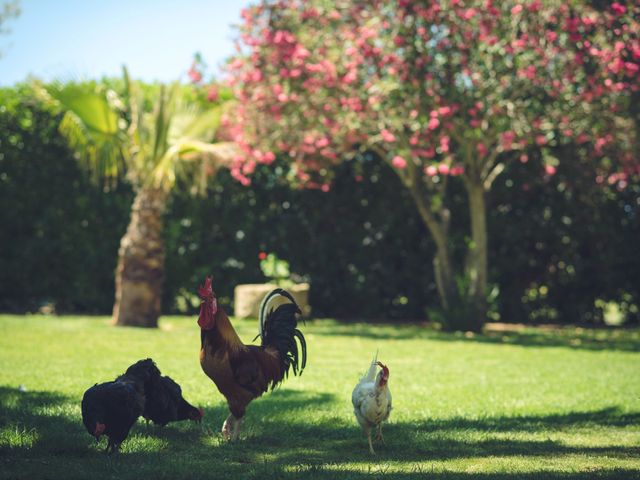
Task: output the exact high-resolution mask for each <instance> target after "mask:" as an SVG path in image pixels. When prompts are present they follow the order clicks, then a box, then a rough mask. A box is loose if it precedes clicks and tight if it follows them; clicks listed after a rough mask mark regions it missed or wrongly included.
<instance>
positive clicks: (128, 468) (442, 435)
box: [0, 315, 640, 479]
mask: <svg viewBox="0 0 640 480" xmlns="http://www.w3.org/2000/svg"><path fill="white" fill-rule="evenodd" d="M235 325H236V328H237V330H238V332H239V334H240V335H241V337H242V338H243V339H244V340H245V341H247V342H248V341H250V340H251V339H252V338H253V337H254V335H255V334H256V333H257V324H256V322H255V321H236V322H235ZM302 328H303V330H304V332H305V335H306V337H307V343H308V346H309V362H308V367H307V370H305V372H304V374H303V375H302V377H300V378H297V377H290V378H289V379H288V380H287V381H286V382H285V383H284V385H283V386H282V387H281V388H279V389H278V390H276V391H275V392H273V393H270V394H268V395H265V396H264V397H262V398H260V399H258V400H256V401H255V402H254V403H253V404H252V405H251V406H250V407H249V410H248V412H247V416H246V417H245V422H244V425H243V429H244V431H243V435H242V439H241V441H240V442H238V443H235V444H229V443H225V442H223V441H222V439H221V436H220V433H219V431H220V426H221V424H222V422H223V420H224V418H225V417H226V415H227V410H226V406H225V404H224V399H223V398H222V396H221V395H220V394H219V393H218V391H217V389H216V388H215V387H214V385H213V384H212V383H211V381H210V380H209V379H208V378H207V377H206V376H205V375H204V374H203V373H202V371H201V370H200V365H199V363H198V352H199V345H200V338H199V329H198V327H197V325H196V317H195V316H194V317H191V318H177V317H167V318H164V319H163V320H162V322H161V328H160V329H159V330H155V331H149V330H140V329H130V328H115V327H111V326H109V325H108V320H107V319H106V318H104V317H98V318H89V317H42V316H8V315H5V316H0V478H11V479H18V478H28V479H38V478H60V479H63V478H64V479H71V478H92V479H95V478H114V479H128V478H132V479H133V478H135V479H140V478H150V479H151V478H153V479H156V478H184V479H186V478H193V479H198V478H259V479H263V478H264V479H270V478H285V479H298V478H334V479H343V478H344V479H346V478H353V479H375V478H389V479H408V478H421V477H428V478H435V479H440V478H447V479H448V478H460V479H467V478H481V479H488V478H527V479H533V478H581V479H582V478H584V479H588V478H620V479H630V478H640V331H638V330H610V331H609V330H595V331H589V330H580V329H562V330H542V329H525V330H521V331H517V332H492V333H489V334H487V335H482V336H465V335H448V334H442V333H438V332H434V331H431V330H428V329H426V328H424V327H421V326H404V327H403V326H398V327H392V326H388V325H378V324H354V325H344V324H339V323H336V322H333V321H328V320H327V321H316V322H310V323H308V324H307V325H306V326H304V327H302ZM376 349H379V350H380V359H381V360H383V361H384V362H386V363H387V364H388V365H389V368H390V371H391V376H390V382H389V384H390V387H391V391H392V392H393V400H394V410H393V412H392V413H391V418H390V422H389V424H388V425H387V427H386V428H385V431H386V433H385V437H386V440H387V446H386V447H385V446H378V448H377V450H378V454H377V455H376V456H375V457H372V456H371V455H370V454H369V451H368V447H367V442H366V438H365V437H364V435H363V434H362V432H361V430H360V428H359V427H358V426H357V424H356V422H355V419H354V417H353V413H352V410H351V401H350V399H351V390H352V388H353V386H354V385H355V384H356V382H357V380H358V378H359V375H360V374H361V373H362V372H363V371H364V370H365V369H366V368H367V366H368V364H369V361H370V359H371V356H372V355H373V354H374V353H375V351H376ZM146 357H152V358H153V359H154V360H155V361H156V362H157V364H158V366H159V367H160V369H161V370H162V372H163V373H164V374H167V375H170V376H171V377H173V378H174V379H175V380H176V381H177V382H178V383H180V384H181V385H182V388H183V393H184V395H185V397H186V398H187V399H188V400H189V401H190V402H191V403H193V404H195V405H201V406H202V407H204V409H205V411H206V416H205V418H204V422H203V424H202V425H195V424H193V423H186V422H185V423H182V424H174V425H169V426H167V427H165V428H159V427H154V426H149V427H147V426H146V425H145V424H144V421H140V422H139V423H138V424H137V425H136V426H134V428H133V429H132V431H131V434H130V436H129V438H128V439H127V440H126V441H125V442H124V444H123V446H122V451H121V453H120V454H117V455H112V456H108V455H106V454H105V453H103V449H104V446H105V442H106V440H104V439H103V440H102V443H101V444H99V445H98V444H96V442H95V440H93V438H92V437H90V436H89V435H88V434H87V432H86V431H85V429H84V427H83V425H82V421H81V416H80V399H81V398H82V394H83V392H84V390H85V389H86V388H88V387H90V386H91V385H93V384H94V383H96V382H103V381H107V380H112V379H113V378H114V377H115V376H116V375H118V374H120V373H122V372H123V371H124V370H125V369H126V367H127V366H128V365H130V364H131V363H133V362H134V361H136V360H138V359H141V358H146Z"/></svg>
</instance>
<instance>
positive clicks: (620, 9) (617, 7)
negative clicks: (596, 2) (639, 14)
mask: <svg viewBox="0 0 640 480" xmlns="http://www.w3.org/2000/svg"><path fill="white" fill-rule="evenodd" d="M611 10H613V13H615V14H616V15H624V13H625V12H626V11H627V8H626V7H625V6H624V5H621V4H620V3H618V2H613V3H612V4H611Z"/></svg>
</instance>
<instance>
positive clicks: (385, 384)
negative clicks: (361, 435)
mask: <svg viewBox="0 0 640 480" xmlns="http://www.w3.org/2000/svg"><path fill="white" fill-rule="evenodd" d="M377 367H380V368H381V369H382V370H380V371H379V372H378V374H377V375H376V370H377ZM351 402H352V403H353V413H354V414H355V416H356V419H357V420H358V423H359V424H360V425H361V426H362V428H363V430H364V432H365V433H366V434H367V438H368V439H369V451H370V452H371V453H372V454H375V453H376V452H375V451H374V450H373V445H372V443H371V430H372V429H373V428H376V427H377V428H378V434H377V436H376V440H380V441H382V443H384V437H383V436H382V422H384V421H386V420H387V419H388V418H389V414H390V413H391V391H390V390H389V369H388V368H387V366H386V365H383V364H382V363H381V362H378V355H377V354H376V356H375V358H374V359H373V361H372V362H371V366H370V367H369V371H368V372H367V374H366V375H365V376H364V377H362V378H361V379H360V382H358V384H357V385H356V387H355V388H354V389H353V393H352V394H351Z"/></svg>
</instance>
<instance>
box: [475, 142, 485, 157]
mask: <svg viewBox="0 0 640 480" xmlns="http://www.w3.org/2000/svg"><path fill="white" fill-rule="evenodd" d="M476 150H477V151H478V153H479V154H480V156H481V157H484V156H485V155H486V154H487V147H485V146H484V143H478V144H477V145H476Z"/></svg>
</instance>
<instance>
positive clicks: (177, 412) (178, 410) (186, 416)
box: [125, 358, 204, 426]
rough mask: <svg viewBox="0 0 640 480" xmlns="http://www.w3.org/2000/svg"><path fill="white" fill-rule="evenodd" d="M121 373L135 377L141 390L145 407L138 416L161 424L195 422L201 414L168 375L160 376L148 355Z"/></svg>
mask: <svg viewBox="0 0 640 480" xmlns="http://www.w3.org/2000/svg"><path fill="white" fill-rule="evenodd" d="M125 376H126V377H128V378H132V379H135V381H136V382H137V383H138V385H140V386H141V387H142V388H143V390H144V396H145V400H146V401H145V408H144V412H143V413H142V416H143V417H144V418H145V419H147V420H151V421H152V422H153V423H155V424H158V425H162V426H165V425H166V424H167V423H169V422H176V421H180V420H194V421H199V420H200V419H201V418H202V417H203V415H204V413H203V411H202V410H199V409H197V408H196V407H194V406H193V405H191V404H190V403H189V402H187V401H186V400H185V399H184V398H183V397H182V389H181V388H180V385H178V384H177V383H176V382H174V381H173V380H172V379H171V378H170V377H167V376H162V374H161V373H160V370H159V369H158V367H157V366H156V364H155V363H154V362H153V360H151V359H150V358H147V359H145V360H140V361H139V362H136V363H134V364H133V365H131V366H130V367H129V368H128V369H127V371H126V373H125Z"/></svg>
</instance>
